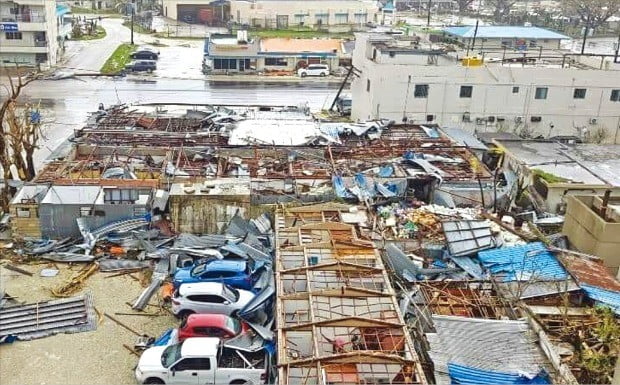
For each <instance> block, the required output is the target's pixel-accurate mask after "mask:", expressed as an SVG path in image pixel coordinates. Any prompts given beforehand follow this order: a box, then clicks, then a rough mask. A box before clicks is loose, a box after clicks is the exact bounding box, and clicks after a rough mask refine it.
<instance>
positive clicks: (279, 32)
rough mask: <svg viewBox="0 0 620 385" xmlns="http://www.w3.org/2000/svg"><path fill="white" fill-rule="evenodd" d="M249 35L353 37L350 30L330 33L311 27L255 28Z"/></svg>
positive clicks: (310, 37) (306, 37)
mask: <svg viewBox="0 0 620 385" xmlns="http://www.w3.org/2000/svg"><path fill="white" fill-rule="evenodd" d="M250 35H252V36H258V37H264V38H270V37H282V38H296V39H312V38H315V37H333V38H336V39H347V38H353V34H352V33H351V32H336V33H331V32H328V31H317V30H313V29H299V30H296V29H257V30H251V31H250Z"/></svg>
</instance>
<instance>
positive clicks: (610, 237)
mask: <svg viewBox="0 0 620 385" xmlns="http://www.w3.org/2000/svg"><path fill="white" fill-rule="evenodd" d="M594 200H595V196H569V197H567V199H566V201H567V203H568V205H567V209H566V216H565V222H564V227H563V228H562V233H563V234H565V235H566V236H567V237H568V240H569V241H570V244H571V245H572V246H574V247H575V248H577V249H578V250H579V251H581V252H583V253H586V254H592V255H595V256H597V257H599V258H601V259H602V260H603V263H604V264H605V266H606V267H607V268H608V270H609V271H610V273H611V274H613V275H614V276H615V275H616V274H618V270H619V267H620V252H619V250H620V223H613V222H606V221H605V220H603V218H601V217H600V216H599V215H598V214H597V213H595V212H594V211H593V210H592V209H591V207H592V204H593V203H594Z"/></svg>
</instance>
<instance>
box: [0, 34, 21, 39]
mask: <svg viewBox="0 0 620 385" xmlns="http://www.w3.org/2000/svg"><path fill="white" fill-rule="evenodd" d="M4 36H5V37H6V39H7V40H21V39H22V33H21V32H6V33H5V35H4Z"/></svg>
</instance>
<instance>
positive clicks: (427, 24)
mask: <svg viewBox="0 0 620 385" xmlns="http://www.w3.org/2000/svg"><path fill="white" fill-rule="evenodd" d="M426 27H427V28H430V27H431V0H428V13H427V14H426Z"/></svg>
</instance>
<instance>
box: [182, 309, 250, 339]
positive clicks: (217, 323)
mask: <svg viewBox="0 0 620 385" xmlns="http://www.w3.org/2000/svg"><path fill="white" fill-rule="evenodd" d="M248 330H249V326H248V324H246V323H245V322H242V321H239V320H238V319H235V318H232V317H229V316H227V315H224V314H190V315H189V317H187V318H186V319H184V320H183V322H181V325H180V326H179V331H178V336H177V338H178V342H182V341H183V340H185V339H186V338H190V337H219V338H222V339H229V338H232V337H236V336H238V335H239V334H242V333H245V332H247V331H248Z"/></svg>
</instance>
